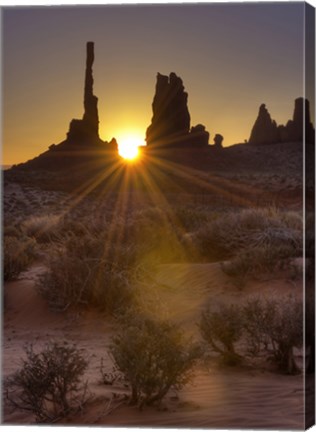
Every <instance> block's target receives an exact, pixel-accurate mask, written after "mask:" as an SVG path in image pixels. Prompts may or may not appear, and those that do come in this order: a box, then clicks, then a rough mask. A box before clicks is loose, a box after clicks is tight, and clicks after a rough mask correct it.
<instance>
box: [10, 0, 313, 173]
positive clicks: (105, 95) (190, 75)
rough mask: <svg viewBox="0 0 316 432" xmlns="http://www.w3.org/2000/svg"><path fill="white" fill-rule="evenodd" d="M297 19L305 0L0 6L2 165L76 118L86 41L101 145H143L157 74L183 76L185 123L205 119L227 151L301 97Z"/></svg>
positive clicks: (287, 112)
mask: <svg viewBox="0 0 316 432" xmlns="http://www.w3.org/2000/svg"><path fill="white" fill-rule="evenodd" d="M285 17H286V19H285ZM303 19H304V4H302V3H291V4H290V3H287V4H282V3H274V4H259V3H257V4H247V3H243V4H234V3H231V4H206V5H205V4H196V5H190V4H189V5H187V4H183V5H144V4H142V5H124V6H116V5H105V6H59V7H56V6H53V7H50V8H47V7H31V8H30V7H15V8H13V9H12V8H10V9H9V8H5V7H4V8H3V57H2V61H3V89H4V90H3V94H4V96H3V100H4V105H3V114H4V120H3V132H4V146H3V163H2V165H12V164H17V163H20V162H24V161H26V160H29V159H32V158H34V157H35V156H37V155H38V154H40V153H42V152H44V151H46V150H47V149H48V147H49V146H50V145H51V144H53V143H55V144H57V143H59V142H61V141H63V140H64V139H65V137H66V133H67V131H68V127H69V123H70V121H71V120H72V119H73V118H82V115H83V88H84V73H85V49H86V42H87V41H88V40H91V41H94V44H95V62H94V65H93V75H94V94H95V95H96V96H97V97H98V100H99V102H98V107H99V120H100V124H99V134H100V137H101V139H103V140H105V141H110V140H111V138H112V137H115V138H116V139H117V141H118V143H119V144H120V141H122V140H124V139H131V138H132V139H134V140H139V141H140V142H139V144H140V145H142V144H144V142H141V139H142V138H144V137H145V133H146V128H147V127H148V126H149V125H150V121H151V117H152V111H151V104H152V100H153V97H154V93H155V84H156V75H157V73H158V72H160V73H162V74H164V75H167V74H169V73H170V72H175V73H176V74H177V75H178V76H180V77H181V78H182V80H183V84H184V87H185V91H186V92H187V93H188V108H189V112H190V115H191V126H194V125H196V124H199V123H201V124H203V125H205V127H206V129H207V130H208V132H209V133H210V140H209V141H210V144H212V142H213V136H214V135H215V134H216V133H220V134H222V135H223V136H224V142H223V145H224V146H230V145H233V144H237V143H242V142H244V141H245V140H248V139H249V136H250V132H251V128H252V126H253V124H254V122H255V120H256V118H257V115H258V110H259V106H260V105H261V104H262V103H265V104H266V106H267V109H268V111H269V113H270V115H271V117H272V119H273V120H275V121H276V122H277V124H286V122H287V121H288V120H289V119H291V118H292V115H293V110H294V100H295V99H296V98H297V97H301V96H305V95H304V91H303V89H304V87H303V78H304V69H303V39H304V38H303V36H304V33H303V31H302V29H303ZM162 22H163V25H164V31H163V32H161V24H160V23H162ZM80 24H81V25H80ZM190 26H191V28H190ZM56 28H58V32H57V33H56ZM192 29H194V32H192ZM115 30H116V31H115ZM39 36H40V37H39ZM146 36H147V37H146ZM61 47H62V48H61ZM238 48H239V50H238ZM241 48H242V49H241ZM236 53H237V54H238V56H237V54H236ZM188 55H189V58H188ZM43 59H44V60H45V61H43ZM313 108H314V107H313V104H311V117H312V118H313V116H314V112H313ZM124 137H125V138H124Z"/></svg>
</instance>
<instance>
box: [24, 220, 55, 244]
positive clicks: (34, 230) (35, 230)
mask: <svg viewBox="0 0 316 432" xmlns="http://www.w3.org/2000/svg"><path fill="white" fill-rule="evenodd" d="M60 220H61V219H60V216H58V215H52V214H48V215H41V216H31V217H29V218H28V219H27V220H25V221H24V222H23V223H22V230H23V231H24V233H25V234H26V235H27V236H29V237H34V238H35V239H36V240H37V241H38V242H39V243H46V242H51V241H53V240H56V239H58V238H59V235H60V233H59V230H60Z"/></svg>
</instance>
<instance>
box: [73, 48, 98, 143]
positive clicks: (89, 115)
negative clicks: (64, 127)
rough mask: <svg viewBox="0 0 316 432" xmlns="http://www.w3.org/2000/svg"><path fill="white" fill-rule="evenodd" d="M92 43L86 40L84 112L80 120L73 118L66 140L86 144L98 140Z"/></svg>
mask: <svg viewBox="0 0 316 432" xmlns="http://www.w3.org/2000/svg"><path fill="white" fill-rule="evenodd" d="M93 62H94V43H93V42H87V58H86V73H85V85H84V101H83V105H84V114H83V118H82V120H78V119H73V120H72V121H71V122H70V126H69V132H68V134H67V140H68V142H72V143H75V144H87V143H91V142H93V141H96V140H99V115H98V98H97V97H96V96H95V95H94V94H93V73H92V66H93Z"/></svg>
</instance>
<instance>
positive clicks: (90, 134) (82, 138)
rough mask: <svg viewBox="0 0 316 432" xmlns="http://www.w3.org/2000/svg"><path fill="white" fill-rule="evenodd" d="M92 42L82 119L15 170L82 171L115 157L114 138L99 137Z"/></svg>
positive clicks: (74, 121) (88, 54)
mask: <svg viewBox="0 0 316 432" xmlns="http://www.w3.org/2000/svg"><path fill="white" fill-rule="evenodd" d="M93 62H94V43H93V42H87V57H86V73H85V83H84V100H83V105H84V114H83V117H82V119H73V120H72V121H71V122H70V126H69V131H68V133H67V138H66V140H64V141H62V142H61V143H59V144H52V145H51V146H49V149H48V150H47V151H46V152H44V153H42V154H40V155H39V156H37V157H36V158H34V159H32V160H30V161H28V162H26V163H23V164H20V165H18V166H17V169H40V170H50V171H59V170H63V169H66V168H71V167H73V166H74V165H76V166H77V167H78V166H80V167H81V168H80V170H81V173H82V175H84V172H85V171H86V172H88V171H89V170H90V172H92V171H93V169H94V167H95V166H97V165H98V166H100V167H102V166H104V164H105V163H108V162H109V163H111V162H113V161H114V160H115V158H118V146H117V142H116V140H115V139H114V138H112V140H111V141H110V142H107V141H102V140H101V139H100V137H99V115H98V98H97V97H96V96H95V95H94V94H93V73H92V66H93Z"/></svg>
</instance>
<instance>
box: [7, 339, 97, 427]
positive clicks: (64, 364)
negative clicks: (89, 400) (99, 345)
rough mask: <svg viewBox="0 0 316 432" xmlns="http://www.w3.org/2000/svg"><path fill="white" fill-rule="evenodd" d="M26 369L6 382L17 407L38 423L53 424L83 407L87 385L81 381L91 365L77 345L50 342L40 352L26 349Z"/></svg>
mask: <svg viewBox="0 0 316 432" xmlns="http://www.w3.org/2000/svg"><path fill="white" fill-rule="evenodd" d="M25 352H26V359H23V360H22V367H21V368H20V369H19V370H18V371H17V372H15V373H13V374H12V375H11V376H10V377H8V379H7V380H6V382H5V390H6V397H7V400H8V401H9V403H10V404H11V405H12V406H13V407H14V408H18V409H21V410H24V411H30V412H32V413H33V414H34V415H35V419H36V421H37V422H52V421H55V420H56V419H57V418H60V417H63V416H65V415H66V414H68V413H69V412H70V411H72V410H75V409H76V408H78V407H80V406H82V404H83V403H84V401H85V400H86V389H87V385H86V383H85V384H82V383H81V378H82V376H83V374H84V372H85V370H86V368H87V365H88V362H87V360H86V359H85V358H84V357H83V355H82V354H81V353H80V351H79V350H78V349H77V348H76V347H75V346H68V345H66V344H60V343H55V342H52V343H48V344H46V346H45V348H44V349H43V350H42V351H40V352H35V350H34V348H33V346H32V345H29V346H27V347H26V349H25Z"/></svg>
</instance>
